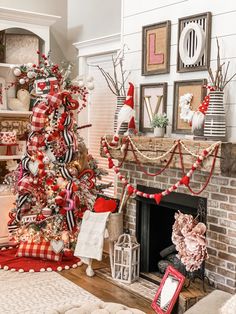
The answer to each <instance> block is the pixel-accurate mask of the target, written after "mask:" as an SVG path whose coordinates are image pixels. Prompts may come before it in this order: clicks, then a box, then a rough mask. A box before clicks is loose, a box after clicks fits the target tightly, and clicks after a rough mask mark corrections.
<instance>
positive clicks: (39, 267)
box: [0, 248, 80, 272]
mask: <svg viewBox="0 0 236 314" xmlns="http://www.w3.org/2000/svg"><path fill="white" fill-rule="evenodd" d="M16 251H17V248H10V249H5V250H3V249H1V250H0V269H4V270H11V271H19V272H28V271H29V272H39V271H41V272H43V271H52V270H54V271H61V270H63V269H69V268H70V267H72V268H76V267H77V266H78V265H80V259H79V258H77V257H74V256H72V257H63V260H62V261H60V262H56V261H49V260H43V259H39V258H30V257H16Z"/></svg>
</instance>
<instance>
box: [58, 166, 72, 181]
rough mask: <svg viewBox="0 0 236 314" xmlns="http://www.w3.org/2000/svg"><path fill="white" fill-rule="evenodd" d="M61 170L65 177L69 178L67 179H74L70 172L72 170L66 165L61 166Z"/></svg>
mask: <svg viewBox="0 0 236 314" xmlns="http://www.w3.org/2000/svg"><path fill="white" fill-rule="evenodd" d="M60 172H61V175H62V177H63V178H64V179H67V180H72V179H73V177H72V175H71V174H70V172H69V171H68V169H67V168H66V166H64V165H63V166H61V167H60Z"/></svg>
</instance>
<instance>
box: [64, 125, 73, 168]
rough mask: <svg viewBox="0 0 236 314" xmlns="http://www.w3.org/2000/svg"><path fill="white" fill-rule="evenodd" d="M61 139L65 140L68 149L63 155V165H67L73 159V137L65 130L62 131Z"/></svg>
mask: <svg viewBox="0 0 236 314" xmlns="http://www.w3.org/2000/svg"><path fill="white" fill-rule="evenodd" d="M63 138H64V140H65V143H66V145H67V147H68V150H67V151H66V153H65V155H64V160H63V161H64V163H69V162H71V160H72V158H73V136H72V134H71V132H70V131H68V130H67V129H64V131H63Z"/></svg>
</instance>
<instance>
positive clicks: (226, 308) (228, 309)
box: [220, 294, 236, 314]
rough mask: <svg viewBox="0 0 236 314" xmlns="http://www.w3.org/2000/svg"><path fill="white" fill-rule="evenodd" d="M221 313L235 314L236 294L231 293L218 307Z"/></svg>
mask: <svg viewBox="0 0 236 314" xmlns="http://www.w3.org/2000/svg"><path fill="white" fill-rule="evenodd" d="M220 313H221V314H236V294H235V295H233V296H232V297H231V298H230V299H229V300H228V301H226V303H225V304H224V305H223V306H222V308H221V309H220Z"/></svg>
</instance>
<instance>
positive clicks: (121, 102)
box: [114, 96, 128, 135]
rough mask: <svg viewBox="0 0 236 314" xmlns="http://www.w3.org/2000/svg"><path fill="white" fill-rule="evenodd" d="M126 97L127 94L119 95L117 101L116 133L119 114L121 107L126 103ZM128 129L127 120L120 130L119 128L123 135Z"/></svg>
mask: <svg viewBox="0 0 236 314" xmlns="http://www.w3.org/2000/svg"><path fill="white" fill-rule="evenodd" d="M125 99H126V97H125V96H117V102H116V111H115V117H114V133H115V132H116V128H117V119H118V114H119V112H120V109H121V108H122V107H123V105H124V101H125ZM127 130H128V123H127V122H123V123H122V125H121V127H120V130H119V134H120V135H122V134H124V133H125V132H126V131H127Z"/></svg>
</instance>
